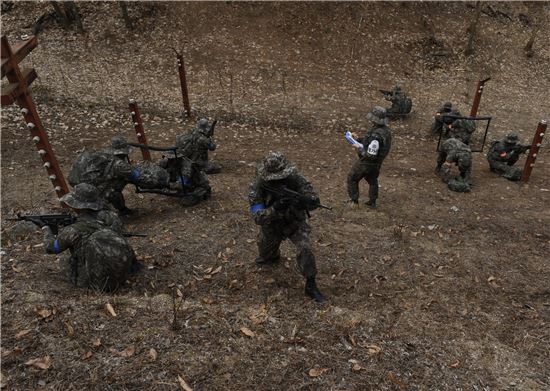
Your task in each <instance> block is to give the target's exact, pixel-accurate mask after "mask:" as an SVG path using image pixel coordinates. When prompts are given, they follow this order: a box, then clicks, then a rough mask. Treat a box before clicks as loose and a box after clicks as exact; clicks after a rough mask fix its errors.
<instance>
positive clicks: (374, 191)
mask: <svg viewBox="0 0 550 391" xmlns="http://www.w3.org/2000/svg"><path fill="white" fill-rule="evenodd" d="M367 118H368V119H369V120H370V121H371V122H372V124H373V127H372V129H371V130H369V131H368V132H367V134H366V135H365V136H363V137H361V138H359V140H357V141H359V142H360V143H361V144H363V146H364V148H363V149H358V150H357V155H358V156H359V160H358V161H357V162H356V163H355V164H354V165H353V167H352V168H351V171H350V172H349V174H348V178H347V187H348V195H349V198H350V201H351V202H352V203H354V204H356V203H357V202H358V200H359V181H360V180H361V179H365V180H366V181H367V182H368V184H369V200H368V201H367V205H369V206H371V207H375V206H376V200H377V198H378V176H379V175H380V168H381V167H382V162H383V161H384V159H385V158H386V156H387V155H388V153H389V152H390V148H391V138H392V137H391V131H390V128H389V127H388V125H387V123H388V122H387V119H386V110H385V109H384V108H383V107H380V106H375V107H374V109H373V111H372V112H371V113H368V114H367Z"/></svg>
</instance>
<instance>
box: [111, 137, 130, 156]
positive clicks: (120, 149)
mask: <svg viewBox="0 0 550 391" xmlns="http://www.w3.org/2000/svg"><path fill="white" fill-rule="evenodd" d="M111 149H112V151H113V154H114V155H129V154H130V151H131V148H130V146H129V145H128V142H127V141H126V137H124V136H115V137H113V138H112V139H111Z"/></svg>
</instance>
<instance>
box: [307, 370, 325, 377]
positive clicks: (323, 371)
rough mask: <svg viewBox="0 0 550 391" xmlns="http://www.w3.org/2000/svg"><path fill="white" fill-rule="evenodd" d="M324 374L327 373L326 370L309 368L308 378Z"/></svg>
mask: <svg viewBox="0 0 550 391" xmlns="http://www.w3.org/2000/svg"><path fill="white" fill-rule="evenodd" d="M325 372H328V368H311V369H310V370H309V376H311V377H317V376H321V375H322V374H323V373H325Z"/></svg>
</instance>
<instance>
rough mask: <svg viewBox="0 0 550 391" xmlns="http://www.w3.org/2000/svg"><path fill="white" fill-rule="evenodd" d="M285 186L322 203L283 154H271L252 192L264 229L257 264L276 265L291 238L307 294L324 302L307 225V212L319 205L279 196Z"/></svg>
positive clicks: (257, 219) (254, 209)
mask: <svg viewBox="0 0 550 391" xmlns="http://www.w3.org/2000/svg"><path fill="white" fill-rule="evenodd" d="M266 187H268V188H269V189H266ZM283 187H286V188H288V189H290V190H293V191H295V192H297V193H299V194H300V195H301V196H303V197H306V198H308V199H310V200H311V201H312V203H313V204H315V203H319V197H318V195H317V193H315V191H314V190H313V187H312V186H311V184H310V183H309V182H308V181H307V180H306V179H305V178H304V177H303V176H302V175H301V174H300V173H299V172H298V171H297V169H296V168H295V167H294V166H293V165H290V164H288V163H287V161H286V159H285V157H284V156H283V154H281V153H279V152H270V153H269V154H268V155H267V156H266V157H265V158H264V160H263V161H262V163H260V165H259V166H258V169H257V172H256V178H255V179H254V182H253V183H252V185H251V188H250V193H249V201H250V211H251V212H252V213H253V214H254V221H255V222H256V224H258V225H260V227H261V229H260V233H259V236H258V251H259V257H258V258H257V259H256V263H258V264H270V263H275V262H277V261H278V260H279V259H280V252H279V247H280V245H281V242H282V241H283V240H285V239H290V241H291V242H292V243H293V244H294V246H296V249H297V251H298V253H297V255H296V261H297V264H298V268H299V270H300V272H301V273H302V275H303V276H304V277H305V278H306V294H307V295H308V296H310V297H311V298H313V299H315V300H316V301H324V297H323V295H322V294H321V292H319V290H318V289H317V286H316V283H315V276H316V274H317V268H316V265H315V256H314V255H313V250H312V246H311V242H310V240H309V233H310V232H311V228H310V226H309V224H308V223H307V217H308V212H309V211H310V210H313V209H315V208H316V206H311V205H309V204H308V205H302V204H300V203H294V202H290V201H289V200H288V199H285V198H284V197H282V196H281V195H280V194H277V193H276V191H280V189H281V188H283Z"/></svg>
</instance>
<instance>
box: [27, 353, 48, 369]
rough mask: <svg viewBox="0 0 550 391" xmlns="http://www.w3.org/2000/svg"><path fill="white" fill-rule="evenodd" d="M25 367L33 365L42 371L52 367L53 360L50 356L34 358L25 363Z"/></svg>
mask: <svg viewBox="0 0 550 391" xmlns="http://www.w3.org/2000/svg"><path fill="white" fill-rule="evenodd" d="M25 365H32V366H33V367H36V368H40V369H48V368H49V367H51V366H52V360H50V356H44V357H41V358H33V359H31V360H29V361H27V362H26V363H25Z"/></svg>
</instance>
